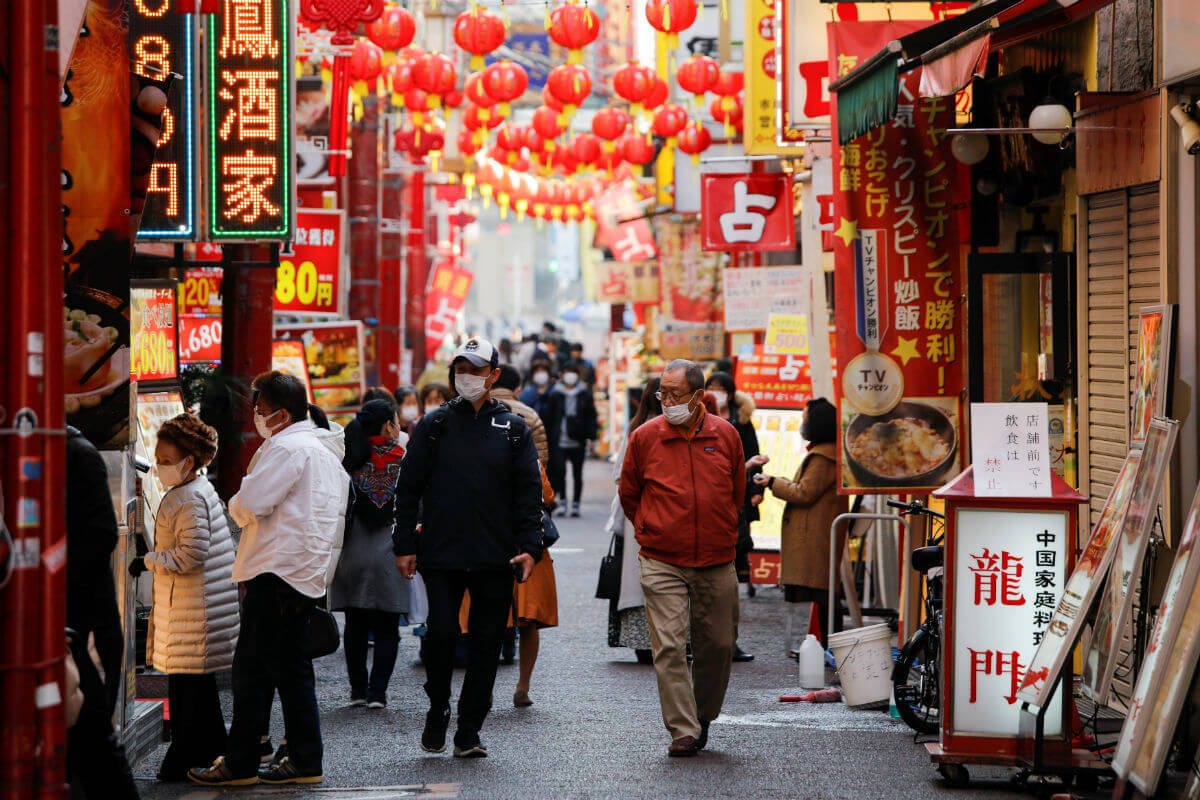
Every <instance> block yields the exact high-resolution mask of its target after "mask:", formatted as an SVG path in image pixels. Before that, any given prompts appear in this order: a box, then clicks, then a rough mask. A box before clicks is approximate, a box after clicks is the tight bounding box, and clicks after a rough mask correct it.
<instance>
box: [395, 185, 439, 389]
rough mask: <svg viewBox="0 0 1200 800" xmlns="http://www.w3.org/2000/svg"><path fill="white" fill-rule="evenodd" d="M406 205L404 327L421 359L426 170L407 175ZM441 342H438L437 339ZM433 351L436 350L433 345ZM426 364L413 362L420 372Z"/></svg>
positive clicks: (425, 271)
mask: <svg viewBox="0 0 1200 800" xmlns="http://www.w3.org/2000/svg"><path fill="white" fill-rule="evenodd" d="M407 189H408V192H407V196H406V198H405V199H406V201H407V202H406V208H407V211H408V235H407V239H406V241H405V243H404V250H405V256H406V261H407V265H408V281H407V286H408V297H406V298H405V303H406V307H405V314H404V320H405V326H406V327H407V328H408V330H407V331H406V333H407V337H406V338H407V341H406V344H407V345H408V347H407V349H410V350H412V351H413V352H414V353H416V354H418V356H417V357H418V358H423V357H424V356H425V353H426V348H425V308H426V305H427V304H426V300H425V284H426V281H427V280H428V278H429V262H428V261H427V260H426V258H425V173H424V172H422V171H421V170H415V171H414V172H412V173H410V174H409V176H408V186H407ZM438 344H441V342H438ZM434 352H435V353H436V352H437V349H436V348H434ZM424 369H425V364H424V363H420V364H416V365H414V371H415V372H416V373H417V374H420V373H421V372H423V371H424Z"/></svg>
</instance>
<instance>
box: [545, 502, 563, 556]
mask: <svg viewBox="0 0 1200 800" xmlns="http://www.w3.org/2000/svg"><path fill="white" fill-rule="evenodd" d="M560 535H561V534H559V532H558V526H557V525H555V524H554V518H553V517H551V516H550V512H549V511H546V510H543V511H542V547H550V546H551V545H552V544H554V543H555V542H557V541H558V540H559V537H560Z"/></svg>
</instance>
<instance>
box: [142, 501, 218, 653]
mask: <svg viewBox="0 0 1200 800" xmlns="http://www.w3.org/2000/svg"><path fill="white" fill-rule="evenodd" d="M233 557H234V550H233V539H232V538H230V535H229V524H228V523H227V522H226V521H225V512H224V509H223V508H222V507H221V501H220V499H219V498H218V497H217V492H216V490H215V489H213V486H212V484H211V483H209V482H208V480H207V479H206V478H204V477H199V478H196V479H195V480H192V481H190V482H188V483H185V484H184V485H182V486H176V487H175V488H173V489H171V490H170V491H169V492H167V494H166V496H165V497H163V500H162V503H161V504H160V505H159V507H158V516H157V517H156V518H155V520H154V552H152V553H147V554H146V567H147V568H148V569H149V570H150V571H151V572H153V573H154V609H153V613H152V614H151V616H150V629H149V632H148V634H147V636H146V663H147V664H150V665H151V666H153V667H154V668H155V669H157V670H160V671H162V672H165V673H167V674H169V675H170V674H190V675H197V674H202V673H207V672H217V671H219V670H223V669H228V668H229V667H231V666H232V665H233V650H234V647H235V646H236V645H237V637H238V628H239V624H240V623H239V617H238V595H237V586H235V585H234V583H233V580H232V574H233Z"/></svg>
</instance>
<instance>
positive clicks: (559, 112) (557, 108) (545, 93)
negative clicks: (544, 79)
mask: <svg viewBox="0 0 1200 800" xmlns="http://www.w3.org/2000/svg"><path fill="white" fill-rule="evenodd" d="M542 105H544V106H546V107H548V108H550V109H553V111H554V114H555V116H557V117H559V118H560V124H562V125H566V124H567V118H566V109H565V108H564V107H563V104H562V101H561V100H559V99H558V98H557V97H555V96H554V92H552V91H550V84H549V83H547V84H546V85H545V86H543V87H542Z"/></svg>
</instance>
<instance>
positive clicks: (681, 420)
mask: <svg viewBox="0 0 1200 800" xmlns="http://www.w3.org/2000/svg"><path fill="white" fill-rule="evenodd" d="M663 416H664V417H666V418H667V422H669V423H671V424H672V425H686V424H687V422H688V420H689V419H691V418H692V409H691V400H690V399H689V400H688V402H686V403H680V404H679V405H677V406H663Z"/></svg>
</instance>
